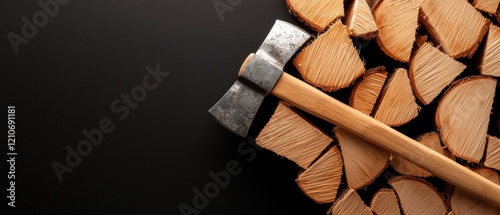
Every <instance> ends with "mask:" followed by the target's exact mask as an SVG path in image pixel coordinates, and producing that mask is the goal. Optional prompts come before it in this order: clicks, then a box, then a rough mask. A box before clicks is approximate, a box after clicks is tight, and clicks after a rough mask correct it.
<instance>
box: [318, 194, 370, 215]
mask: <svg viewBox="0 0 500 215" xmlns="http://www.w3.org/2000/svg"><path fill="white" fill-rule="evenodd" d="M327 214H330V215H345V214H356V215H373V213H372V212H371V210H370V208H368V206H366V205H365V203H364V202H363V200H362V199H361V197H359V195H358V194H357V193H356V190H353V189H344V190H342V192H341V193H340V195H339V198H338V199H337V201H335V203H333V205H332V207H331V208H330V210H328V213H327Z"/></svg>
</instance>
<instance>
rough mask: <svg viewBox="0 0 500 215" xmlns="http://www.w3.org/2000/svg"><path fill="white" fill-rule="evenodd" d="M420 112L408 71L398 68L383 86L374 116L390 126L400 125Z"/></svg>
mask: <svg viewBox="0 0 500 215" xmlns="http://www.w3.org/2000/svg"><path fill="white" fill-rule="evenodd" d="M419 112H420V106H419V105H418V104H417V102H416V99H415V95H413V91H412V89H411V84H410V79H409V78H408V72H407V71H406V69H403V68H398V69H396V71H394V73H392V75H391V77H389V79H388V80H387V81H386V83H385V85H384V87H383V88H382V92H381V94H380V98H379V101H378V105H377V106H376V107H375V114H374V115H373V118H375V119H377V120H379V121H381V122H383V123H385V124H386V125H389V126H400V125H403V124H406V123H408V122H409V121H410V120H412V119H414V118H415V117H417V116H418V113H419Z"/></svg>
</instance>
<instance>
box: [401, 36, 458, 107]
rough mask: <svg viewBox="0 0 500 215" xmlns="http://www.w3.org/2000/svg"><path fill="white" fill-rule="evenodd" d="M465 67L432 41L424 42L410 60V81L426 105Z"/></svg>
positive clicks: (416, 93)
mask: <svg viewBox="0 0 500 215" xmlns="http://www.w3.org/2000/svg"><path fill="white" fill-rule="evenodd" d="M465 68H466V66H465V65H464V64H462V63H460V62H458V61H456V60H454V59H453V58H451V57H449V56H448V55H446V54H444V53H443V52H441V51H439V50H438V49H437V48H434V46H432V44H431V43H424V44H423V45H422V46H421V47H420V48H418V50H417V51H415V53H414V55H413V57H412V59H411V62H410V81H411V84H412V86H413V91H414V92H415V95H416V97H417V98H418V100H420V102H422V103H423V104H425V105H427V104H429V103H431V102H432V100H434V98H436V97H437V96H438V95H439V93H441V91H443V90H444V88H445V87H446V86H448V85H449V84H450V83H451V82H452V81H453V80H454V79H455V78H456V77H457V76H458V75H459V74H460V73H461V72H462V71H463V70H464V69H465Z"/></svg>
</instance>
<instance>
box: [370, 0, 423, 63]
mask: <svg viewBox="0 0 500 215" xmlns="http://www.w3.org/2000/svg"><path fill="white" fill-rule="evenodd" d="M418 10H419V5H418V1H416V0H381V1H380V3H378V6H377V7H376V8H375V9H374V11H373V15H374V17H375V21H376V23H377V27H378V29H379V33H378V36H377V43H378V45H379V46H380V49H382V51H383V52H384V53H385V54H387V55H388V56H389V57H391V58H393V59H395V60H397V61H401V62H408V61H409V60H410V55H411V50H412V48H413V43H414V42H415V35H416V31H417V27H418Z"/></svg>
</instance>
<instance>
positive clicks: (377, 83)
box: [349, 66, 387, 115]
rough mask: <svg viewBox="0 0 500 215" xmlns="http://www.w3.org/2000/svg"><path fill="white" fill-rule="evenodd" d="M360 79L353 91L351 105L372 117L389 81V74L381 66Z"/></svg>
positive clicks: (367, 72)
mask: <svg viewBox="0 0 500 215" xmlns="http://www.w3.org/2000/svg"><path fill="white" fill-rule="evenodd" d="M360 79H361V80H359V81H357V82H356V84H355V85H354V87H353V89H352V91H351V96H350V99H349V105H351V107H353V108H354V109H356V110H359V111H361V112H362V113H364V114H366V115H371V113H372V111H373V108H374V107H375V104H376V103H377V99H378V96H379V95H380V92H381V91H382V87H384V83H385V80H386V79H387V72H386V71H385V67H383V66H379V67H376V68H373V69H369V70H368V71H366V73H365V75H364V76H363V77H362V78H360Z"/></svg>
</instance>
